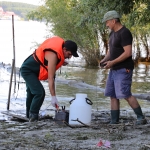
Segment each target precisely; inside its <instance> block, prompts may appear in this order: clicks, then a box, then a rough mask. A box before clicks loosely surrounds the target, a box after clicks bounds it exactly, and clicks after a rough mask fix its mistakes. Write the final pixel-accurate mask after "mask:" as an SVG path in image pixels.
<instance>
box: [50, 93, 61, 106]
mask: <svg viewBox="0 0 150 150" xmlns="http://www.w3.org/2000/svg"><path fill="white" fill-rule="evenodd" d="M51 104H52V106H53V107H56V106H57V107H58V106H59V105H58V100H57V98H56V96H52V100H51Z"/></svg>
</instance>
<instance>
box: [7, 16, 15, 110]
mask: <svg viewBox="0 0 150 150" xmlns="http://www.w3.org/2000/svg"><path fill="white" fill-rule="evenodd" d="M12 32H13V59H12V69H11V76H10V84H9V93H8V103H7V110H9V106H10V96H11V87H12V79H13V73H14V80H15V81H14V83H15V84H14V92H15V89H16V67H15V40H14V16H13V15H12Z"/></svg>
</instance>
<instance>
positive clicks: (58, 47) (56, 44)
mask: <svg viewBox="0 0 150 150" xmlns="http://www.w3.org/2000/svg"><path fill="white" fill-rule="evenodd" d="M63 44H64V40H63V39H62V38H60V37H52V38H49V39H47V40H45V41H44V42H43V43H42V44H41V45H40V46H39V47H38V49H36V50H35V52H34V53H33V57H34V59H35V60H36V61H37V62H39V63H40V73H39V77H38V78H39V80H47V79H48V66H45V65H44V57H45V52H44V50H46V49H50V50H52V51H55V52H56V53H57V57H58V59H59V60H60V61H59V62H58V64H57V65H56V70H57V69H59V68H60V67H61V66H62V65H63V63H64V60H65V58H64V54H63V49H62V46H63Z"/></svg>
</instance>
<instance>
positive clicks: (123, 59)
mask: <svg viewBox="0 0 150 150" xmlns="http://www.w3.org/2000/svg"><path fill="white" fill-rule="evenodd" d="M102 22H103V23H104V22H105V23H106V27H108V28H109V29H110V30H111V33H110V35H109V51H108V53H107V55H106V56H105V57H104V59H103V60H101V63H100V65H101V66H104V68H105V69H110V71H109V75H108V79H107V83H106V88H105V96H109V97H110V99H111V122H110V124H117V123H119V115H120V101H119V99H122V98H124V99H125V100H126V101H127V102H128V104H129V105H130V106H131V107H132V109H133V110H134V112H135V114H136V115H137V121H136V124H146V123H147V121H146V119H145V117H144V115H143V113H142V110H141V107H140V105H139V103H138V101H137V99H136V98H135V97H134V96H132V93H131V84H132V74H133V69H134V62H133V60H132V34H131V32H130V31H129V30H128V29H127V28H126V27H125V26H123V25H122V24H121V22H120V15H119V14H118V13H117V12H116V11H115V10H112V11H108V12H107V13H106V14H105V15H104V17H103V20H102Z"/></svg>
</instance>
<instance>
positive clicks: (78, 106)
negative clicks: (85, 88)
mask: <svg viewBox="0 0 150 150" xmlns="http://www.w3.org/2000/svg"><path fill="white" fill-rule="evenodd" d="M70 104H71V105H70V111H69V124H70V125H82V124H81V123H80V122H79V121H81V122H82V123H84V124H87V125H90V124H91V109H92V108H91V106H92V104H93V103H92V102H91V100H89V99H88V98H87V94H83V93H77V94H76V98H75V99H73V100H71V101H70ZM77 120H79V121H77Z"/></svg>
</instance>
